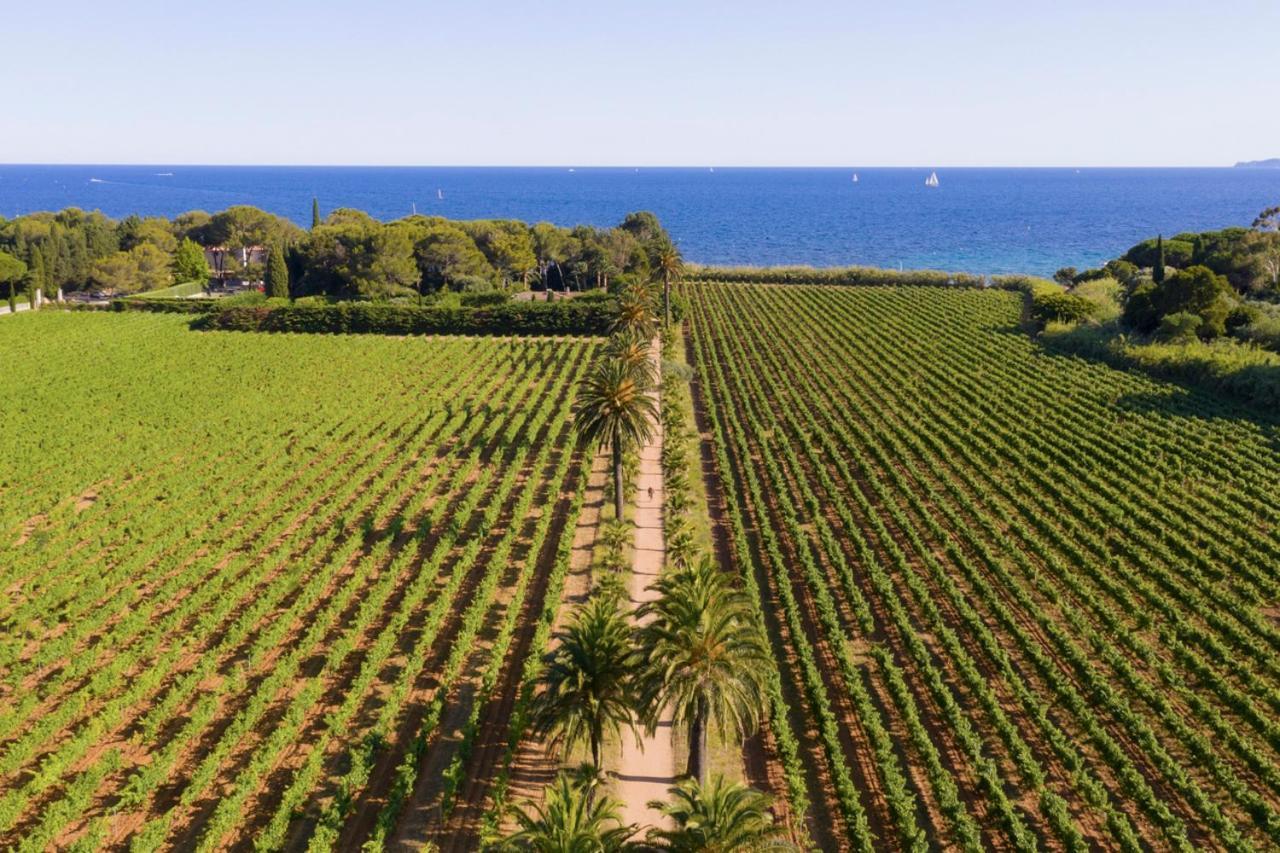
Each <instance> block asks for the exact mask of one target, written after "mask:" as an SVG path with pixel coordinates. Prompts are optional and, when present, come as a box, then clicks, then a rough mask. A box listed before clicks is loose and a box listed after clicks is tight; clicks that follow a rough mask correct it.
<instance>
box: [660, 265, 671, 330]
mask: <svg viewBox="0 0 1280 853" xmlns="http://www.w3.org/2000/svg"><path fill="white" fill-rule="evenodd" d="M670 325H671V276H670V275H667V274H666V273H664V274H663V276H662V326H663V328H666V327H667V326H670Z"/></svg>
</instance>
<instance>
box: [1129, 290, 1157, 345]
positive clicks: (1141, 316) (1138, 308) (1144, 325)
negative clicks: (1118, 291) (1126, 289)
mask: <svg viewBox="0 0 1280 853" xmlns="http://www.w3.org/2000/svg"><path fill="white" fill-rule="evenodd" d="M1160 316H1161V311H1160V303H1159V291H1158V290H1157V289H1156V285H1155V283H1154V282H1150V281H1144V282H1142V283H1141V284H1139V285H1138V286H1137V287H1135V288H1134V289H1133V291H1132V292H1131V293H1130V294H1129V298H1128V299H1126V300H1125V303H1124V312H1123V313H1122V314H1121V320H1122V322H1123V323H1124V324H1125V325H1126V326H1128V327H1129V328H1130V329H1133V330H1134V331H1136V332H1141V333H1142V334H1144V335H1149V334H1151V333H1152V332H1154V331H1155V330H1156V326H1158V325H1160Z"/></svg>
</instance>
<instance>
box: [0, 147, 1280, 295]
mask: <svg viewBox="0 0 1280 853" xmlns="http://www.w3.org/2000/svg"><path fill="white" fill-rule="evenodd" d="M930 171H931V170H929V169H905V168H893V169H889V168H842V169H808V168H795V169H763V168H762V169H748V168H716V169H711V168H640V169H632V168H577V169H569V168H550V167H548V168H514V167H513V168H472V167H466V168H461V167H460V168H436V167H386V168H373V167H277V166H260V167H238V166H2V165H0V216H14V215H17V214H20V213H28V212H31V211H36V210H56V209H60V208H63V207H68V206H75V207H81V208H85V209H95V208H96V209H99V210H102V211H103V212H104V213H106V214H108V215H110V216H114V217H121V216H125V215H128V214H130V213H138V214H142V215H162V216H173V215H175V214H178V213H182V212H183V211H187V210H193V209H200V210H207V211H210V212H213V211H217V210H221V209H222V208H225V207H228V206H230V205H234V204H252V205H256V206H258V207H261V208H264V209H266V210H269V211H272V212H273V213H277V214H280V215H282V216H287V217H289V218H290V219H292V220H294V221H295V222H297V223H298V224H300V225H307V224H309V223H310V219H311V199H312V197H313V196H315V197H318V198H319V199H320V204H321V207H322V209H323V210H325V211H328V210H331V209H333V208H335V207H355V208H360V209H362V210H366V211H368V212H369V213H371V214H373V215H374V216H376V217H378V218H380V219H392V218H397V217H400V216H405V215H407V214H409V213H411V212H412V211H413V210H414V209H415V208H416V210H417V211H418V212H419V213H425V214H438V215H441V216H447V217H450V218H455V219H472V218H481V217H484V218H488V217H503V218H512V219H523V220H527V221H531V222H533V221H538V220H548V221H551V222H554V223H556V224H559V225H575V224H578V223H587V224H592V225H600V226H608V225H614V224H616V223H618V222H619V221H620V220H621V219H622V217H623V216H624V215H625V214H626V213H627V212H628V211H632V210H651V211H653V212H654V213H656V214H657V215H658V217H659V218H660V219H661V220H662V222H663V224H664V225H666V227H667V228H668V230H669V231H670V232H671V234H672V236H673V237H674V238H675V239H676V241H677V242H678V243H679V245H680V247H681V250H682V251H683V253H684V255H685V257H686V258H688V259H690V260H693V261H698V262H702V263H716V264H813V265H815V266H830V265H844V264H866V265H874V266H882V267H898V266H902V267H904V268H932V269H944V270H952V271H965V272H974V273H1002V272H1029V273H1038V274H1049V273H1052V272H1053V271H1054V270H1056V269H1058V268H1059V267H1062V266H1075V267H1080V268H1084V267H1088V266H1094V265H1097V264H1098V263H1100V262H1102V261H1104V260H1106V259H1108V258H1112V257H1115V256H1116V255H1118V254H1119V253H1121V252H1123V251H1124V250H1125V249H1126V248H1127V247H1129V246H1130V245H1132V244H1133V243H1136V242H1138V241H1139V240H1141V239H1144V238H1146V237H1149V236H1152V235H1154V234H1156V233H1164V234H1166V235H1168V234H1173V233H1176V232H1178V231H1196V230H1206V229H1214V228H1222V227H1226V226H1229V225H1246V226H1247V225H1248V224H1249V223H1250V222H1251V221H1252V220H1253V218H1254V216H1256V215H1257V213H1258V212H1259V211H1260V210H1262V209H1263V208H1265V207H1269V206H1271V205H1276V204H1280V170H1276V169H1271V170H1266V169H1230V168H1222V169H985V168H983V169H979V168H970V169H961V168H956V169H939V170H937V172H938V179H939V186H937V187H936V188H931V187H926V186H925V179H926V178H927V177H928V175H929V172H930ZM855 172H856V173H857V175H858V181H857V182H854V181H853V175H854V173H855Z"/></svg>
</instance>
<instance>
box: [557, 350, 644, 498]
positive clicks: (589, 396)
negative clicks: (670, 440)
mask: <svg viewBox="0 0 1280 853" xmlns="http://www.w3.org/2000/svg"><path fill="white" fill-rule="evenodd" d="M647 391H648V389H647V388H645V387H644V384H643V383H642V382H640V381H638V380H637V379H636V377H635V375H634V374H633V373H632V371H631V370H630V369H629V368H628V367H627V366H626V365H625V364H623V363H622V362H620V361H616V360H614V359H609V360H607V361H603V362H601V363H600V365H599V366H598V367H596V368H595V369H594V370H593V371H592V372H591V373H590V374H588V375H587V377H586V378H585V379H583V380H582V386H581V388H580V389H579V391H578V399H577V402H576V403H575V404H574V410H573V412H574V422H575V425H576V428H577V431H578V438H579V439H580V440H581V441H583V442H584V443H593V442H604V443H605V444H607V445H608V446H609V451H610V452H611V453H612V454H613V498H614V500H613V503H614V510H615V511H616V513H617V514H616V515H615V516H614V517H615V518H618V519H621V518H622V517H623V499H624V495H623V471H622V468H623V454H625V453H626V451H627V448H628V447H632V446H635V447H639V446H640V445H642V444H644V443H645V442H646V441H648V440H649V437H650V436H651V435H652V434H653V424H654V422H655V421H656V420H657V416H658V412H657V406H655V405H654V402H653V399H652V398H651V397H650V396H649V395H648V393H647Z"/></svg>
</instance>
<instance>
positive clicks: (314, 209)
mask: <svg viewBox="0 0 1280 853" xmlns="http://www.w3.org/2000/svg"><path fill="white" fill-rule="evenodd" d="M319 224H320V199H318V198H316V197H315V196H312V197H311V227H312V228H315V227H316V226H317V225H319Z"/></svg>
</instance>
